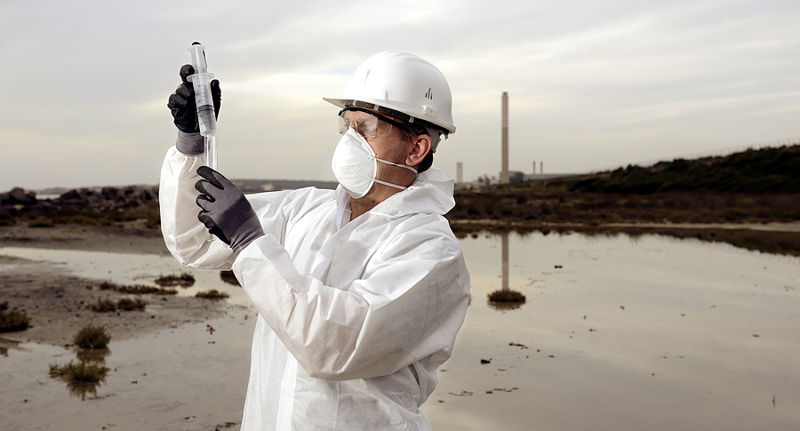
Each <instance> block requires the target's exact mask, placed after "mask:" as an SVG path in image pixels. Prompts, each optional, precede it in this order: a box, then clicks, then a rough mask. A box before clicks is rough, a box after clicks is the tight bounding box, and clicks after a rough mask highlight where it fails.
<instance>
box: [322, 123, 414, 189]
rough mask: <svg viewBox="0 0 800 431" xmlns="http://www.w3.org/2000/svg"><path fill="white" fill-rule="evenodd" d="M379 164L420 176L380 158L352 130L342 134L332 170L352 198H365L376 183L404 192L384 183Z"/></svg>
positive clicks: (404, 166) (394, 185) (335, 151)
mask: <svg viewBox="0 0 800 431" xmlns="http://www.w3.org/2000/svg"><path fill="white" fill-rule="evenodd" d="M378 162H381V163H383V164H386V165H392V166H397V167H400V168H404V169H408V170H410V171H411V172H413V173H414V175H417V170H416V169H414V168H412V167H411V166H408V165H403V164H400V163H394V162H390V161H388V160H383V159H379V158H378V157H377V156H376V155H375V152H374V151H372V147H370V146H369V143H368V142H367V140H366V138H364V137H363V136H362V135H361V134H360V133H358V132H357V131H355V130H354V129H353V128H352V127H349V128H348V129H347V131H345V132H344V133H343V134H342V138H341V139H339V143H338V144H336V149H335V150H334V151H333V158H332V159H331V169H332V170H333V174H334V175H335V176H336V180H337V181H339V184H341V185H342V187H344V190H345V191H346V192H347V194H348V195H350V197H352V198H353V199H359V198H363V197H364V196H366V194H367V193H369V191H370V189H371V188H372V184H373V183H378V184H383V185H385V186H389V187H394V188H396V189H400V190H405V189H406V187H404V186H400V185H397V184H392V183H390V182H387V181H382V180H379V179H377V178H375V176H376V175H377V173H378Z"/></svg>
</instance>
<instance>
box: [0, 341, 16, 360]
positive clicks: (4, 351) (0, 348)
mask: <svg viewBox="0 0 800 431" xmlns="http://www.w3.org/2000/svg"><path fill="white" fill-rule="evenodd" d="M8 349H19V341H16V340H11V339H8V338H2V337H0V355H2V356H8Z"/></svg>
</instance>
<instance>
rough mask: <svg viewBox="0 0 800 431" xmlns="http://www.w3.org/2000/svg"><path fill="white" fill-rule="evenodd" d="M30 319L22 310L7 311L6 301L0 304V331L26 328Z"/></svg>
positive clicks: (14, 330)
mask: <svg viewBox="0 0 800 431" xmlns="http://www.w3.org/2000/svg"><path fill="white" fill-rule="evenodd" d="M29 324H30V319H29V318H28V314H27V313H25V312H24V311H17V310H11V311H8V302H3V303H2V304H0V332H16V331H24V330H25V329H28V326H29Z"/></svg>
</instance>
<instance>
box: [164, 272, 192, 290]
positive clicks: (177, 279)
mask: <svg viewBox="0 0 800 431" xmlns="http://www.w3.org/2000/svg"><path fill="white" fill-rule="evenodd" d="M155 281H156V284H157V285H159V286H181V287H189V286H191V285H193V284H194V276H192V274H189V273H188V272H184V273H182V274H180V275H162V276H161V277H158V278H156V280H155Z"/></svg>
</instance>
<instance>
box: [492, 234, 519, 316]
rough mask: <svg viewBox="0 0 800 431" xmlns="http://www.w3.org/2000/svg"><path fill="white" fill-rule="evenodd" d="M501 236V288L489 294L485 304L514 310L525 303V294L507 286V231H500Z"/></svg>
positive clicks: (500, 308) (499, 308) (498, 308)
mask: <svg viewBox="0 0 800 431" xmlns="http://www.w3.org/2000/svg"><path fill="white" fill-rule="evenodd" d="M500 238H501V244H502V245H501V250H502V251H501V255H502V257H501V259H502V260H501V262H502V263H501V270H500V272H501V274H502V276H501V278H502V284H501V286H502V288H501V289H500V290H495V291H494V292H492V293H490V294H489V299H488V300H487V304H489V306H490V307H492V308H494V309H495V310H514V309H517V308H520V307H522V304H524V303H525V295H523V294H522V293H521V292H518V291H516V290H511V289H510V288H509V287H508V232H502V233H501V234H500Z"/></svg>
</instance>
